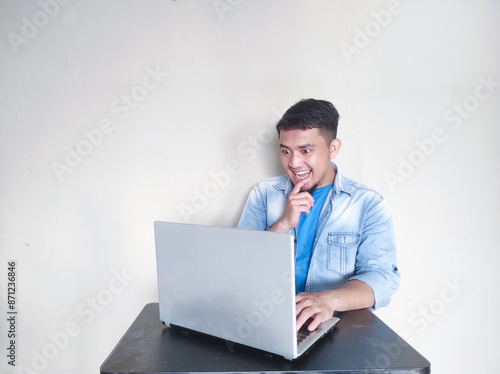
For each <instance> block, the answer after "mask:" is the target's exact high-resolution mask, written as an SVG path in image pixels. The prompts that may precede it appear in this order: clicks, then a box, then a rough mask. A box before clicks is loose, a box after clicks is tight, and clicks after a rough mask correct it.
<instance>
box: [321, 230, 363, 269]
mask: <svg viewBox="0 0 500 374" xmlns="http://www.w3.org/2000/svg"><path fill="white" fill-rule="evenodd" d="M360 239H361V234H355V233H344V232H330V233H328V270H330V271H332V272H334V273H337V274H339V275H341V276H343V277H347V276H351V275H352V274H353V273H354V267H355V265H356V252H357V249H358V245H359V241H360Z"/></svg>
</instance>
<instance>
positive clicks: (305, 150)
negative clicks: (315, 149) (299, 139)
mask: <svg viewBox="0 0 500 374" xmlns="http://www.w3.org/2000/svg"><path fill="white" fill-rule="evenodd" d="M302 153H305V154H308V153H311V150H310V149H304V150H303V151H302Z"/></svg>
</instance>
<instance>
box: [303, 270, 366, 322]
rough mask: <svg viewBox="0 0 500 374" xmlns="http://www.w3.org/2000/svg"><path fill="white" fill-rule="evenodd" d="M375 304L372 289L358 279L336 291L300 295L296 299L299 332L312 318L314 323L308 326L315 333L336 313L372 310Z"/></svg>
mask: <svg viewBox="0 0 500 374" xmlns="http://www.w3.org/2000/svg"><path fill="white" fill-rule="evenodd" d="M374 303H375V297H374V295H373V291H372V289H371V288H370V287H369V286H368V285H367V284H366V283H364V282H362V281H360V280H357V279H354V280H351V281H349V282H347V283H346V284H344V285H343V286H342V287H339V288H336V289H334V290H326V291H321V292H313V293H307V292H302V293H299V294H298V295H297V296H296V297H295V309H296V313H297V331H298V330H299V329H300V328H301V327H302V325H303V324H304V322H306V321H307V320H308V319H309V318H311V317H312V318H313V321H312V322H311V323H310V324H309V326H308V330H309V331H313V330H314V329H316V327H318V326H319V325H320V323H322V322H325V321H326V320H328V319H330V318H331V317H332V316H333V312H335V311H339V312H344V311H346V310H355V309H363V308H370V307H372V306H373V305H374Z"/></svg>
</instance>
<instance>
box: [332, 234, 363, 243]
mask: <svg viewBox="0 0 500 374" xmlns="http://www.w3.org/2000/svg"><path fill="white" fill-rule="evenodd" d="M360 239H361V234H354V233H345V232H331V233H329V234H328V243H329V244H334V245H338V246H341V247H348V246H350V245H357V244H359V241H360Z"/></svg>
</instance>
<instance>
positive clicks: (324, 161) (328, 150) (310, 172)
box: [279, 128, 340, 191]
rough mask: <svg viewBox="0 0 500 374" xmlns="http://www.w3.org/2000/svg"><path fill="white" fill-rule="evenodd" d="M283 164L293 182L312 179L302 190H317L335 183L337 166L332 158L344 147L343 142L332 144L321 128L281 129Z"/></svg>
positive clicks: (335, 140) (336, 140)
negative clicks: (341, 146)
mask: <svg viewBox="0 0 500 374" xmlns="http://www.w3.org/2000/svg"><path fill="white" fill-rule="evenodd" d="M279 138H280V151H281V163H282V165H283V167H284V168H285V170H286V172H287V173H288V175H289V176H290V178H291V179H292V182H293V184H297V183H299V182H300V181H302V180H306V179H307V180H308V181H307V182H306V183H305V184H304V185H303V186H302V188H301V189H300V190H301V191H309V190H314V189H316V188H321V187H324V186H327V185H329V184H331V183H333V179H334V178H335V169H334V168H333V166H332V163H331V161H330V160H331V159H332V158H334V157H335V156H336V155H337V153H338V150H339V148H340V141H339V140H338V139H334V140H333V141H332V142H331V143H330V144H328V142H327V140H326V139H325V138H324V137H323V136H322V135H321V134H320V132H319V130H318V129H317V128H313V129H309V130H281V131H280V135H279Z"/></svg>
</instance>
